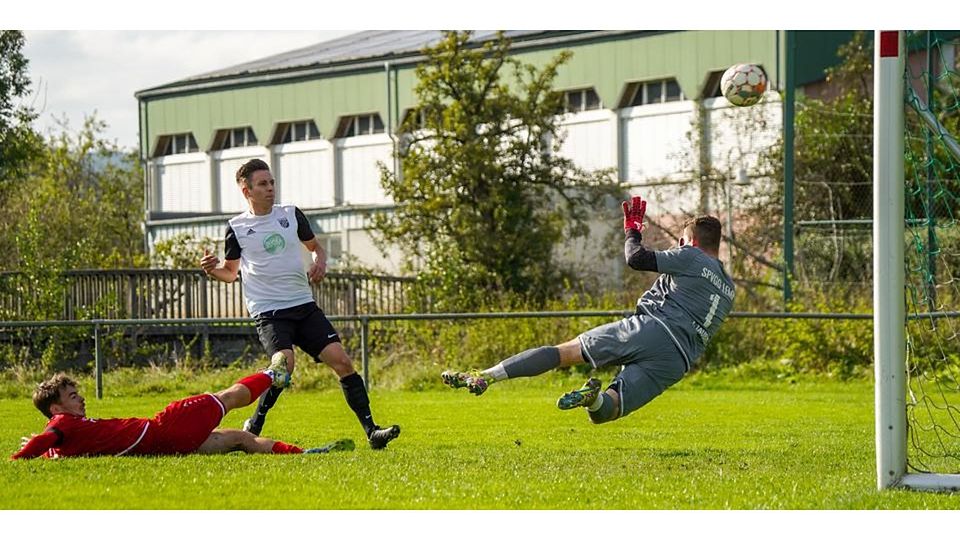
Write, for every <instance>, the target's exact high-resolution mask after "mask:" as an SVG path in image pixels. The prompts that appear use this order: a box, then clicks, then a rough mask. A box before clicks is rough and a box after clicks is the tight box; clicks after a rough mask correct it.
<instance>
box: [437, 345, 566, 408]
mask: <svg viewBox="0 0 960 540" xmlns="http://www.w3.org/2000/svg"><path fill="white" fill-rule="evenodd" d="M582 363H584V359H583V352H582V350H581V347H580V340H579V338H576V339H572V340H570V341H568V342H566V343H563V344H561V345H557V346H555V347H537V348H536V349H527V350H526V351H523V352H522V353H519V354H516V355H514V356H511V357H510V358H507V359H506V360H504V361H502V362H500V363H499V364H497V365H495V366H493V367H491V368H488V369H485V370H483V371H466V372H462V371H444V372H443V373H442V374H441V375H440V376H441V378H442V379H443V382H444V384H446V385H448V386H451V387H453V388H467V389H469V390H470V392H471V393H472V394H476V395H478V396H479V395H480V394H482V393H484V392H485V391H486V390H487V388H488V387H489V386H490V385H491V384H493V383H495V382H499V381H502V380H506V379H515V378H517V377H535V376H537V375H541V374H543V373H546V372H548V371H550V370H552V369H556V368H558V367H565V366H572V365H575V364H582Z"/></svg>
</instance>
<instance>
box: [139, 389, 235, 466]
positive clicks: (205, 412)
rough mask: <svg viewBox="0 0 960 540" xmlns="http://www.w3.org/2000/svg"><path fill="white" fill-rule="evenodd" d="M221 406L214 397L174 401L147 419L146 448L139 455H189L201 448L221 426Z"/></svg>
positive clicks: (222, 413) (201, 396)
mask: <svg viewBox="0 0 960 540" xmlns="http://www.w3.org/2000/svg"><path fill="white" fill-rule="evenodd" d="M225 412H226V411H225V409H224V408H223V403H220V400H219V399H217V398H216V397H215V396H214V395H213V394H201V395H199V396H190V397H188V398H186V399H181V400H180V401H174V402H173V403H171V404H170V405H167V408H166V409H164V410H162V411H160V412H159V413H157V415H156V416H154V417H153V419H151V420H150V428H149V429H148V430H147V436H146V437H145V439H146V440H145V441H144V443H145V445H142V446H144V447H143V448H138V449H137V450H138V452H137V453H138V454H140V453H142V454H189V453H191V452H194V451H196V450H197V448H200V445H201V444H203V442H204V441H206V440H207V437H209V436H210V433H211V432H212V431H213V430H214V429H216V428H217V426H219V425H220V421H221V420H223V416H224V414H225Z"/></svg>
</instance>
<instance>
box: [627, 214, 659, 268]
mask: <svg viewBox="0 0 960 540" xmlns="http://www.w3.org/2000/svg"><path fill="white" fill-rule="evenodd" d="M621 207H622V208H623V232H624V234H626V236H627V238H626V240H625V241H624V244H623V257H624V259H625V260H626V262H627V266H629V267H630V268H633V269H634V270H647V271H650V272H656V271H657V256H656V255H655V254H654V252H653V251H650V250H649V249H647V248H645V247H643V243H642V242H643V236H642V234H641V232H640V231H642V230H643V216H644V214H646V212H647V201H645V200H643V199H642V198H641V197H633V198H631V199H630V201H624V202H623V204H622V205H621Z"/></svg>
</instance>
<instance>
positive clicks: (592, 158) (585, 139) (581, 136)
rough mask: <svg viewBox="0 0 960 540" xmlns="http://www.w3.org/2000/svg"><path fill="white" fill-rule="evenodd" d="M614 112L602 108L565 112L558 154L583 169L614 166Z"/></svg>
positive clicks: (615, 155)
mask: <svg viewBox="0 0 960 540" xmlns="http://www.w3.org/2000/svg"><path fill="white" fill-rule="evenodd" d="M616 118H617V117H616V113H614V112H613V111H609V110H606V109H601V110H598V111H585V112H581V113H576V114H569V115H565V117H564V119H563V122H562V123H561V125H562V126H563V128H564V130H565V131H566V137H565V138H564V140H563V144H562V145H561V147H560V152H559V153H560V155H562V156H564V157H566V158H569V159H572V160H573V162H574V163H576V164H577V165H578V166H579V167H582V168H583V169H585V170H587V171H595V170H597V169H606V168H609V167H616V166H617V144H616Z"/></svg>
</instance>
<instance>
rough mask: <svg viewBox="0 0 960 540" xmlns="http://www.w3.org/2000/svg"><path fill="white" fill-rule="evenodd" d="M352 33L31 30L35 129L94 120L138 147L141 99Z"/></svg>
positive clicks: (111, 135) (29, 49) (116, 137)
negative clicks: (154, 90) (161, 88)
mask: <svg viewBox="0 0 960 540" xmlns="http://www.w3.org/2000/svg"><path fill="white" fill-rule="evenodd" d="M350 33H352V31H351V30H313V31H304V30H280V31H258V32H257V33H256V39H249V38H250V32H247V31H202V32H201V31H172V32H171V31H160V30H146V31H116V30H107V31H104V30H53V31H51V30H28V31H26V32H25V36H26V45H25V46H24V50H23V53H24V55H25V56H26V57H27V58H28V59H29V61H30V64H29V72H30V78H31V80H32V82H33V88H34V94H33V96H32V97H31V99H30V102H31V103H33V104H34V108H35V109H36V110H37V111H39V112H40V118H39V119H38V121H37V122H36V123H35V125H36V126H37V127H38V128H40V129H41V130H42V131H44V132H47V131H49V130H54V131H57V132H59V130H60V128H59V124H60V123H61V122H62V120H63V119H64V118H66V119H67V121H68V125H69V126H70V127H71V128H72V129H76V128H78V127H79V126H81V125H82V123H83V121H84V118H85V117H87V116H91V115H93V114H94V113H95V114H96V117H97V118H99V119H101V120H103V121H105V122H106V123H107V129H106V131H105V133H104V136H105V137H106V138H107V139H108V140H112V141H116V143H117V144H118V145H119V146H121V147H125V148H135V147H136V145H137V131H138V129H139V126H138V123H137V99H136V98H135V97H134V95H133V94H134V92H136V91H138V90H143V89H146V88H150V87H153V86H158V85H161V84H165V83H170V82H173V81H176V80H180V79H184V78H186V77H189V76H193V75H198V74H201V73H205V72H208V71H213V70H215V69H219V68H224V67H228V66H231V65H235V64H240V63H243V62H246V61H249V60H253V59H256V58H262V57H264V56H269V55H271V54H276V53H281V52H284V51H289V50H292V49H297V48H300V47H305V46H307V45H313V44H315V43H320V42H322V41H327V40H330V39H334V38H337V37H340V36H343V35H346V34H350Z"/></svg>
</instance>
